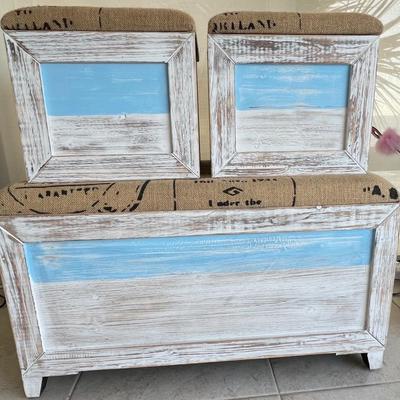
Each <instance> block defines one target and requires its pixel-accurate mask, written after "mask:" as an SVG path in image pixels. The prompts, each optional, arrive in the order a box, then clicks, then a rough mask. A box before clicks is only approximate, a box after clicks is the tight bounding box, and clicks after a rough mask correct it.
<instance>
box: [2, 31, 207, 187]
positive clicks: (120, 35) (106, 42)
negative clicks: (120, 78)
mask: <svg viewBox="0 0 400 400" xmlns="http://www.w3.org/2000/svg"><path fill="white" fill-rule="evenodd" d="M5 37H6V45H7V51H8V57H9V64H10V70H11V77H12V81H13V85H14V91H15V96H16V102H17V110H18V116H19V122H20V129H21V137H22V147H23V152H24V158H25V164H26V173H27V177H28V180H29V181H30V182H68V181H99V180H109V179H114V180H119V179H122V180H127V179H143V178H146V179H158V178H189V177H198V176H199V174H200V165H199V164H200V161H199V158H200V156H199V138H198V117H197V115H198V110H197V80H196V79H197V78H196V56H195V34H194V33H173V32H171V33H170V32H168V33H161V32H149V33H138V32H41V31H35V32H33V31H7V33H5ZM76 62H80V63H96V62H113V63H115V62H121V63H127V62H130V63H135V62H141V63H143V62H159V63H167V64H168V80H169V101H170V124H171V145H172V151H171V152H170V153H168V152H167V153H165V154H150V153H147V154H146V152H145V148H144V149H143V148H140V151H139V153H135V152H129V151H128V149H126V152H125V153H123V154H115V155H113V154H109V152H104V154H103V153H102V152H101V148H100V149H99V150H98V154H96V150H95V149H93V151H91V152H90V154H84V155H83V154H81V153H80V152H79V149H78V150H74V149H72V150H67V151H64V150H63V146H62V143H61V144H60V143H59V141H60V140H62V138H63V135H64V136H65V137H66V139H65V140H66V141H68V142H69V143H71V142H72V143H76V142H78V143H79V139H81V137H80V136H79V133H78V132H76V133H75V134H76V140H74V132H75V129H71V131H69V129H70V128H68V127H69V126H71V125H70V123H66V124H65V125H63V126H61V130H63V131H64V133H63V134H62V132H61V133H60V132H57V142H56V141H55V140H56V136H54V137H53V135H52V132H51V129H50V128H49V126H50V124H49V123H48V116H47V114H46V110H45V104H44V98H43V91H42V78H41V72H40V64H41V63H76ZM83 128H84V127H82V129H83ZM82 129H81V130H82ZM115 129H117V130H118V126H117V125H116V126H115ZM145 129H146V128H145ZM147 130H148V136H149V137H150V136H151V135H153V136H154V135H155V133H153V128H152V126H150V125H149V126H148V128H147ZM66 131H68V132H66ZM112 133H113V130H109V134H108V135H105V133H104V132H100V134H101V136H100V137H99V141H102V139H104V140H105V139H106V142H105V145H106V143H107V140H108V141H109V142H110V141H112V140H113V138H112ZM110 135H111V137H110ZM60 138H61V139H60ZM53 140H54V141H55V142H54V144H53V143H52V141H53ZM104 140H103V142H104ZM93 153H95V154H93Z"/></svg>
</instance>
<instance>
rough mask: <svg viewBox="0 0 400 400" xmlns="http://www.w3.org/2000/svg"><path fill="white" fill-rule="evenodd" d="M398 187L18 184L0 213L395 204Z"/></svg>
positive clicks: (241, 181) (266, 182)
mask: <svg viewBox="0 0 400 400" xmlns="http://www.w3.org/2000/svg"><path fill="white" fill-rule="evenodd" d="M398 201H399V195H398V192H397V190H396V189H395V188H394V187H393V186H392V185H391V184H390V183H389V182H388V181H386V180H385V179H383V178H381V177H378V176H375V175H372V174H364V175H326V176H296V177H288V176H285V177H276V178H274V177H269V178H231V179H229V178H225V179H221V178H219V179H214V178H203V179H183V180H182V179H180V180H153V181H125V182H103V183H82V184H78V183H77V184H73V185H57V184H51V185H50V184H47V185H46V184H36V185H32V184H16V185H12V186H9V187H6V188H4V189H3V190H1V191H0V215H16V214H77V213H80V214H90V213H96V214H97V213H116V212H119V213H124V212H126V213H129V212H143V211H173V210H213V209H245V208H273V207H302V206H323V205H346V204H373V203H395V202H398Z"/></svg>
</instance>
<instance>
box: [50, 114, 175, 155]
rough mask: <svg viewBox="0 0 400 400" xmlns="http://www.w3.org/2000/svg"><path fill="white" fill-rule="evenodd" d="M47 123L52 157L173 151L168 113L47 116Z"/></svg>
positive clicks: (166, 152)
mask: <svg viewBox="0 0 400 400" xmlns="http://www.w3.org/2000/svg"><path fill="white" fill-rule="evenodd" d="M48 124H49V132H50V137H51V143H52V150H53V155H54V156H67V155H71V156H74V155H93V156H96V155H99V154H103V155H113V154H151V153H155V154H169V153H171V152H172V145H171V127H170V116H169V114H144V115H138V114H129V115H121V116H111V115H109V116H104V115H96V116H85V117H48ZM66 132H70V134H66Z"/></svg>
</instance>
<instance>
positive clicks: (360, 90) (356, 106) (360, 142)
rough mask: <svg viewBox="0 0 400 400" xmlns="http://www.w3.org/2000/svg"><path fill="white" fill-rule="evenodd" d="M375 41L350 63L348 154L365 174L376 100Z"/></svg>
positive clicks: (376, 51) (376, 56) (376, 53)
mask: <svg viewBox="0 0 400 400" xmlns="http://www.w3.org/2000/svg"><path fill="white" fill-rule="evenodd" d="M378 46H379V42H378V40H377V39H376V40H373V41H372V42H371V43H370V45H369V46H368V47H367V49H366V50H365V51H364V52H363V53H362V54H360V56H359V57H358V58H356V59H355V60H354V61H353V63H352V75H351V80H350V93H349V101H348V109H349V110H351V112H349V113H348V114H347V123H346V125H347V131H348V135H347V151H348V153H349V155H350V156H351V157H352V158H353V159H354V160H355V161H356V162H357V163H358V164H359V165H360V166H361V167H362V168H363V169H365V170H367V168H368V152H369V143H370V138H371V127H372V115H373V109H374V98H375V82H376V70H377V62H378Z"/></svg>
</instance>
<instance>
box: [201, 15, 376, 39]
mask: <svg viewBox="0 0 400 400" xmlns="http://www.w3.org/2000/svg"><path fill="white" fill-rule="evenodd" d="M382 30H383V25H382V23H381V22H380V21H379V20H378V19H377V18H374V17H372V16H370V15H366V14H360V13H315V14H314V13H296V12H264V11H240V12H226V13H223V14H218V15H216V16H215V17H213V18H211V20H210V21H209V23H208V32H209V33H241V34H281V35H285V34H287V35H380V34H381V33H382Z"/></svg>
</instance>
